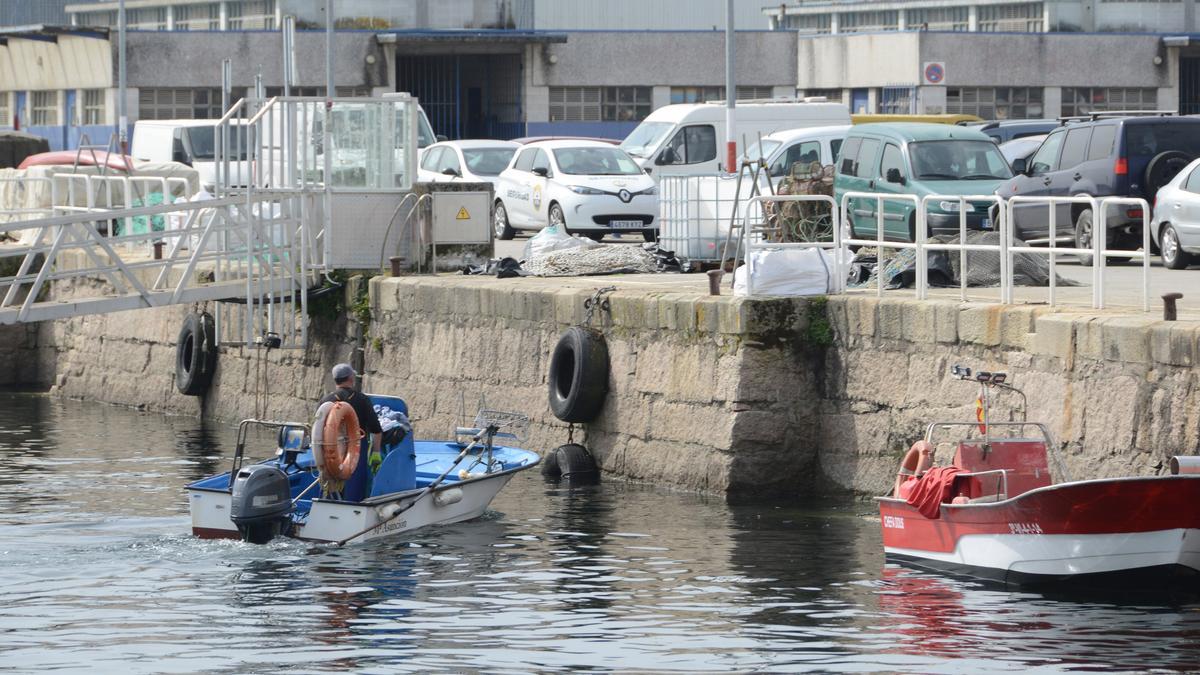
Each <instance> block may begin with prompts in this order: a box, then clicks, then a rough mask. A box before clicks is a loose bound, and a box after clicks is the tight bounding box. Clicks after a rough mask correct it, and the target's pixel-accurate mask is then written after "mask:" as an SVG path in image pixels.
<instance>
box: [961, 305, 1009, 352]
mask: <svg viewBox="0 0 1200 675" xmlns="http://www.w3.org/2000/svg"><path fill="white" fill-rule="evenodd" d="M1005 309H1006V308H1005V307H1004V306H1003V305H965V306H963V307H962V309H960V310H959V314H958V339H959V340H961V341H962V342H971V343H975V344H979V345H984V346H986V347H995V346H997V345H999V344H1000V335H1001V333H1000V325H1001V320H1002V315H1003V313H1004V310H1005Z"/></svg>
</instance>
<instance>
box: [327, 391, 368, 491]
mask: <svg viewBox="0 0 1200 675" xmlns="http://www.w3.org/2000/svg"><path fill="white" fill-rule="evenodd" d="M322 431H323V432H324V433H322V434H321V439H322V443H321V446H322V447H321V462H320V465H321V470H322V473H326V474H328V476H329V477H330V478H333V479H335V480H348V479H349V478H350V476H351V475H353V474H354V469H355V468H356V467H357V466H358V446H359V440H361V439H362V437H363V433H362V429H361V428H360V427H359V426H358V415H356V414H354V408H353V407H351V405H350V404H349V403H346V402H345V401H336V402H334V404H333V406H332V407H330V409H329V414H328V415H327V416H326V417H325V428H324V429H323V430H322Z"/></svg>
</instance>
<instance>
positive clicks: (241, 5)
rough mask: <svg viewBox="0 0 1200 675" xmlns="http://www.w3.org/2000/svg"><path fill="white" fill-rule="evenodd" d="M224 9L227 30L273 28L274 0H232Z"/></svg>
mask: <svg viewBox="0 0 1200 675" xmlns="http://www.w3.org/2000/svg"><path fill="white" fill-rule="evenodd" d="M226 11H227V12H228V15H229V30H275V0H233V1H232V2H230V3H229V5H228V6H227V9H226Z"/></svg>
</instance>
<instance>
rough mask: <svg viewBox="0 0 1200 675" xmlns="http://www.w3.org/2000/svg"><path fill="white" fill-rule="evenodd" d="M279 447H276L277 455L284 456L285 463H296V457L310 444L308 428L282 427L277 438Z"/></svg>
mask: <svg viewBox="0 0 1200 675" xmlns="http://www.w3.org/2000/svg"><path fill="white" fill-rule="evenodd" d="M276 440H277V441H278V443H279V447H278V448H276V449H275V454H276V455H277V456H279V455H282V456H283V464H284V465H287V464H295V463H296V458H297V457H299V456H300V454H301V453H303V452H304V448H305V447H306V446H307V445H308V429H301V428H299V427H280V429H279V435H278V437H277V439H276Z"/></svg>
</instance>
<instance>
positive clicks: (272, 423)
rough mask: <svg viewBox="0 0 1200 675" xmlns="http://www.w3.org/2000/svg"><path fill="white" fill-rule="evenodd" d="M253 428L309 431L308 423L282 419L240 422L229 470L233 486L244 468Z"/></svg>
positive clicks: (230, 482)
mask: <svg viewBox="0 0 1200 675" xmlns="http://www.w3.org/2000/svg"><path fill="white" fill-rule="evenodd" d="M251 428H266V429H275V430H276V433H278V432H279V430H281V429H299V430H301V431H304V432H305V433H307V432H308V429H309V427H308V425H307V424H304V423H302V422H284V421H281V420H259V419H253V418H251V419H244V420H242V421H241V423H240V424H238V432H237V447H236V449H234V451H233V466H232V468H231V469H230V470H229V487H230V489H232V488H233V481H234V479H235V478H237V474H238V472H239V471H241V470H242V465H243V464H244V463H245V459H246V437H247V436H248V435H249V431H250V429H251Z"/></svg>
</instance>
